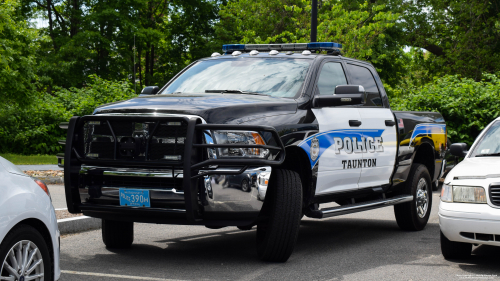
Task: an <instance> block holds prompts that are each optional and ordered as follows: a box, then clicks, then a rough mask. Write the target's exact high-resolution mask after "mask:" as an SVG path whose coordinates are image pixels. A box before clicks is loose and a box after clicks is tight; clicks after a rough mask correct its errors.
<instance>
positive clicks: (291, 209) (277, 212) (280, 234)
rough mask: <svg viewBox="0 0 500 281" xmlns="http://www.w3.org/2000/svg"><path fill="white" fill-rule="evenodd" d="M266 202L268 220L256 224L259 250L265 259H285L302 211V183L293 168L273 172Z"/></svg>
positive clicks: (296, 232) (262, 258)
mask: <svg viewBox="0 0 500 281" xmlns="http://www.w3.org/2000/svg"><path fill="white" fill-rule="evenodd" d="M267 200H270V201H268V202H266V203H270V206H269V207H270V208H269V209H268V212H267V213H266V214H265V215H267V216H268V219H267V220H266V221H264V222H261V223H259V224H258V225H257V253H258V255H259V258H260V259H261V260H264V261H272V262H285V261H287V260H288V258H289V257H290V256H291V255H292V252H293V249H294V247H295V244H296V243H297V237H298V234H299V227H300V217H301V214H302V183H301V181H300V176H299V175H298V174H297V173H296V172H293V171H289V170H282V169H276V170H273V172H272V173H271V178H270V180H269V188H268V189H267V195H266V201H267Z"/></svg>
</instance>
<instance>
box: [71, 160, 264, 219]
mask: <svg viewBox="0 0 500 281" xmlns="http://www.w3.org/2000/svg"><path fill="white" fill-rule="evenodd" d="M271 169H272V168H271V167H270V166H264V167H256V168H248V169H246V170H245V171H244V172H243V173H241V174H237V175H235V174H234V173H235V172H237V171H239V170H240V169H237V168H218V169H215V170H211V172H215V174H210V175H205V176H204V177H203V185H204V187H205V199H206V202H207V204H205V206H203V209H204V210H203V211H204V213H211V212H217V213H224V212H255V213H258V212H259V211H260V209H261V208H262V204H263V199H264V198H265V192H266V189H267V184H266V183H264V179H267V180H268V179H269V175H270V173H271ZM96 172H97V173H99V174H102V175H103V176H108V178H109V177H114V176H116V177H131V178H135V179H140V178H143V179H146V178H158V179H172V178H178V179H182V178H183V173H182V170H159V169H155V170H152V169H130V168H109V167H98V166H82V168H81V170H80V175H88V174H92V173H96ZM206 172H207V171H204V170H200V172H199V173H200V174H203V173H206ZM228 173H229V174H228ZM231 173H232V174H231ZM258 179H259V180H260V181H261V182H260V183H259V182H257V181H258ZM121 188H130V189H147V190H149V194H150V199H151V202H152V204H153V203H159V202H162V203H165V204H168V203H176V202H177V203H181V204H182V203H183V202H184V191H183V190H177V189H175V188H165V187H155V186H148V187H142V186H130V185H128V186H106V185H105V184H104V185H102V186H100V194H99V198H98V199H99V200H106V202H107V203H108V204H109V203H110V202H111V204H113V205H119V201H120V200H119V190H120V189H121ZM90 189H91V187H90V186H88V185H86V186H82V187H81V188H80V192H79V193H80V198H81V200H82V202H86V201H89V200H90V199H91V196H90V193H91V191H90ZM92 200H94V201H95V200H96V199H95V198H93V199H92Z"/></svg>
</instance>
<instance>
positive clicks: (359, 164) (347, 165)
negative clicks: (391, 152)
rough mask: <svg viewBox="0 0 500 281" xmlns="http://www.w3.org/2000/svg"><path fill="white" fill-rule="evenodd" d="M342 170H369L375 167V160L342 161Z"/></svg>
mask: <svg viewBox="0 0 500 281" xmlns="http://www.w3.org/2000/svg"><path fill="white" fill-rule="evenodd" d="M342 166H343V167H344V169H356V168H367V167H368V168H369V167H376V166H377V159H356V160H342Z"/></svg>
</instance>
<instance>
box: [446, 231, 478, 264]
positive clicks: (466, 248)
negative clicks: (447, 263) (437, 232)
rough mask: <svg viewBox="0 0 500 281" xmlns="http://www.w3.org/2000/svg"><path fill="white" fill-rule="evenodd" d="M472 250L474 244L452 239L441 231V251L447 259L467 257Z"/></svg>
mask: <svg viewBox="0 0 500 281" xmlns="http://www.w3.org/2000/svg"><path fill="white" fill-rule="evenodd" d="M471 252H472V244H469V243H461V242H453V241H450V240H448V238H446V236H444V234H443V232H441V253H442V254H443V257H444V258H445V259H447V260H453V259H466V258H468V257H470V255H471Z"/></svg>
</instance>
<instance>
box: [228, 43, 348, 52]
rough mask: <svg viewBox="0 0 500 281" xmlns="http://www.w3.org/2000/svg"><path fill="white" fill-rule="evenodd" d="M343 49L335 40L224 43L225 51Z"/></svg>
mask: <svg viewBox="0 0 500 281" xmlns="http://www.w3.org/2000/svg"><path fill="white" fill-rule="evenodd" d="M334 49H342V44H339V43H334V42H315V43H291V44H228V45H222V51H224V52H225V53H229V52H233V51H252V50H257V51H272V50H276V51H304V50H334Z"/></svg>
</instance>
